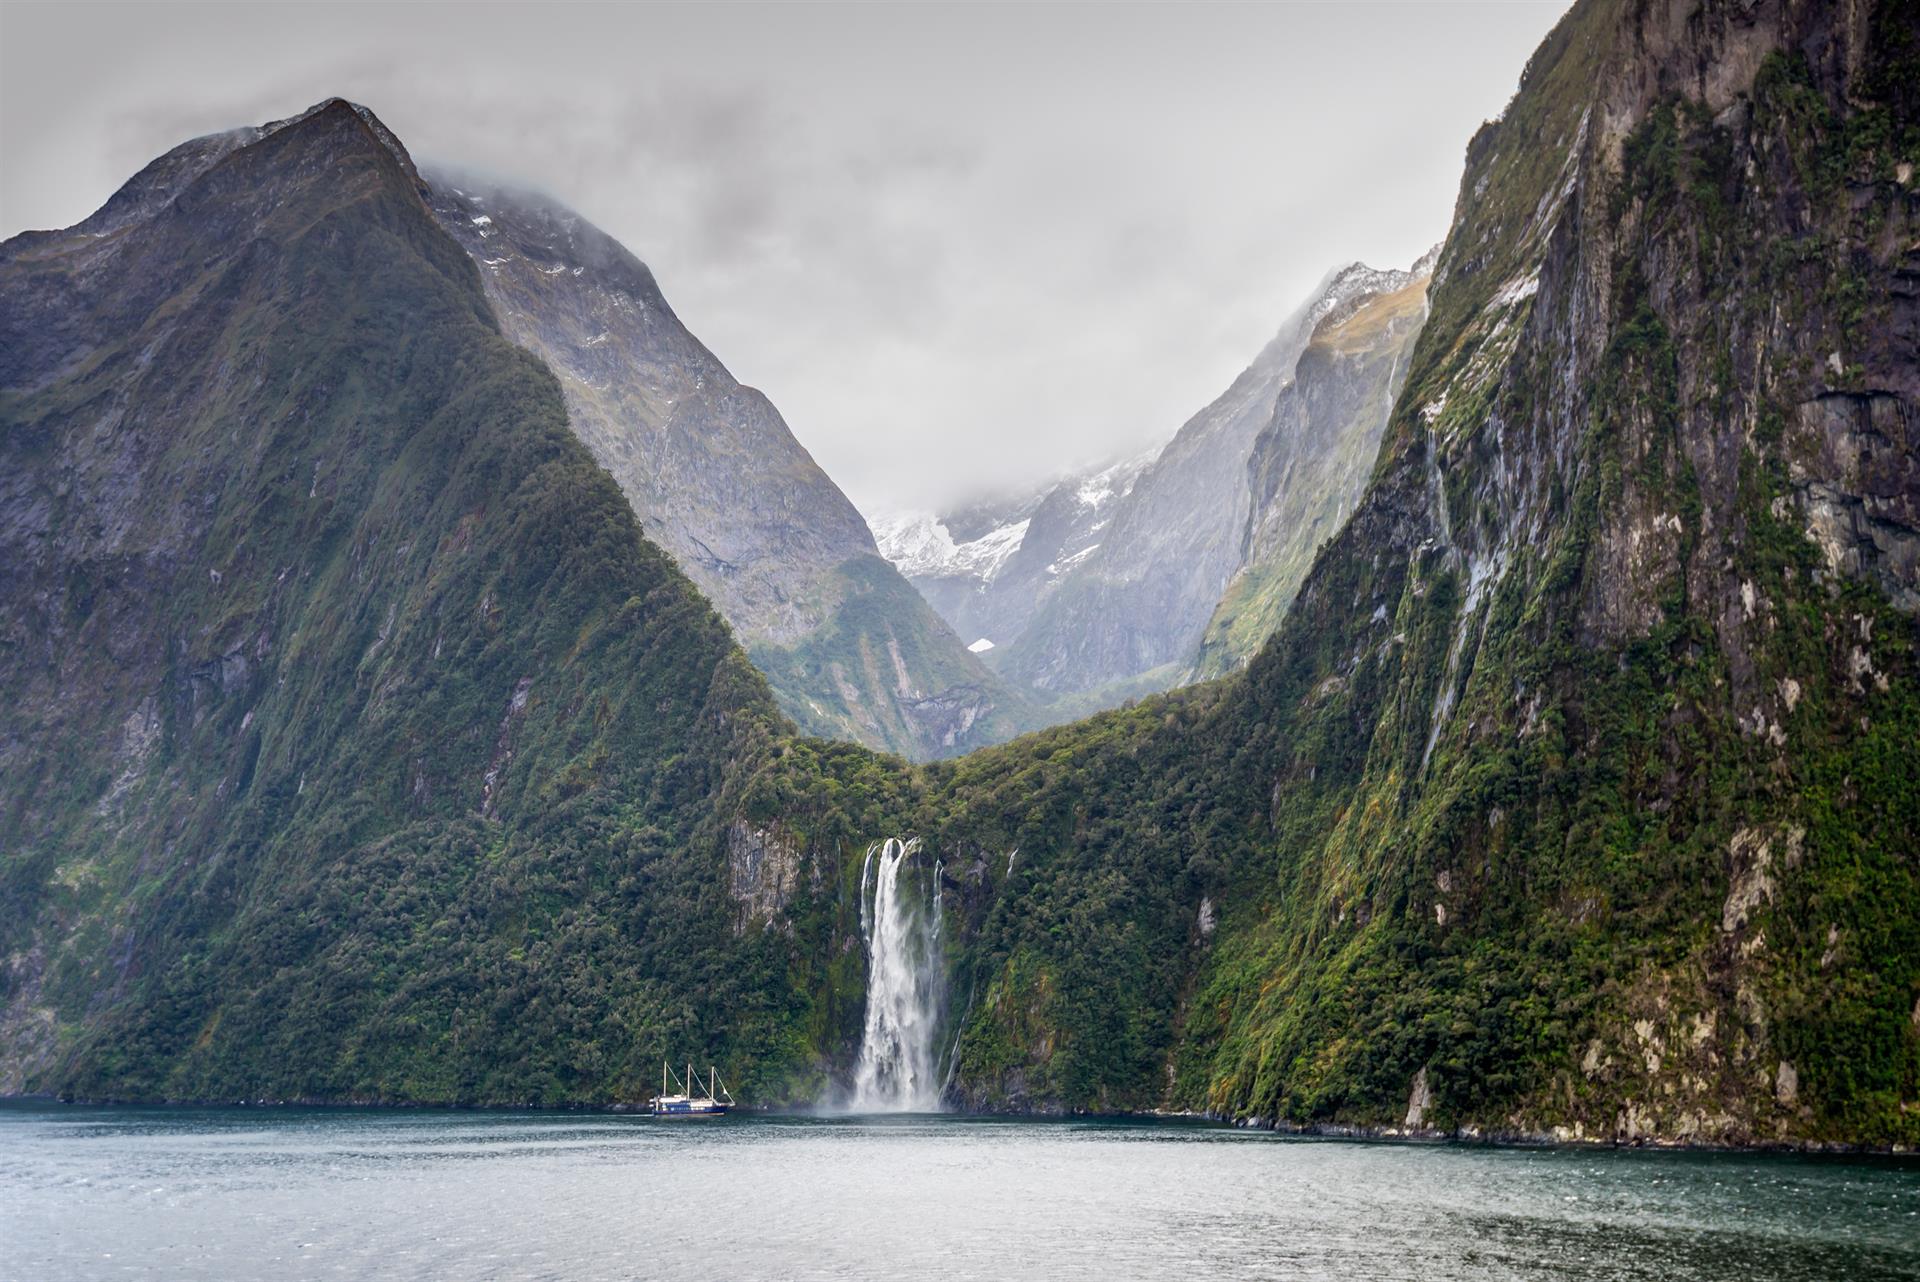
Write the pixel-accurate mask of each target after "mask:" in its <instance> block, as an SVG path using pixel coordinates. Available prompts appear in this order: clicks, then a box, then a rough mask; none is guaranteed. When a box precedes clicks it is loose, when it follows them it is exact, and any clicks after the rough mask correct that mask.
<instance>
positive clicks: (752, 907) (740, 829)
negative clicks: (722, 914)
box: [727, 819, 801, 935]
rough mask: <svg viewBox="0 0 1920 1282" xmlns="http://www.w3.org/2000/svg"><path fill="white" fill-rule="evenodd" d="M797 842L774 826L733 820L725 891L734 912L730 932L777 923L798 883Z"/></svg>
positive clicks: (729, 834)
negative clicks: (735, 908) (731, 897)
mask: <svg viewBox="0 0 1920 1282" xmlns="http://www.w3.org/2000/svg"><path fill="white" fill-rule="evenodd" d="M800 862H801V855H800V843H799V842H798V841H797V840H796V839H795V838H794V836H793V835H792V834H791V833H789V832H787V831H785V830H784V829H783V828H781V827H779V826H778V825H771V826H766V827H760V826H756V825H754V824H750V823H748V822H747V821H746V820H744V819H736V820H735V821H734V822H733V824H732V825H731V826H730V827H729V828H728V829H727V891H728V893H729V894H731V895H732V896H733V900H734V903H735V905H736V906H737V909H738V911H737V913H736V915H735V917H734V923H733V933H734V934H736V935H744V934H745V933H746V932H747V930H748V928H749V927H751V926H760V927H763V928H764V927H767V926H771V925H773V924H774V922H775V921H777V920H779V918H780V915H781V913H783V912H784V911H785V910H786V907H787V903H788V901H789V900H791V899H792V898H793V893H794V891H795V890H796V889H798V887H799V884H800Z"/></svg>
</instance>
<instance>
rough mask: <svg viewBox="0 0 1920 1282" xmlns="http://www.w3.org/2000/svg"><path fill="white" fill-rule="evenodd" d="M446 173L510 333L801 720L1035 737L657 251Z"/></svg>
mask: <svg viewBox="0 0 1920 1282" xmlns="http://www.w3.org/2000/svg"><path fill="white" fill-rule="evenodd" d="M427 181H428V183H429V185H430V186H429V190H430V199H431V201H432V205H433V210H434V214H435V216H436V217H437V218H438V219H439V221H440V225H441V226H442V227H443V228H444V229H445V230H446V231H447V233H448V234H449V235H451V236H452V237H453V239H454V240H456V241H458V242H459V243H460V244H461V245H462V246H463V247H464V248H465V249H466V251H467V252H468V254H469V255H471V256H472V258H473V261H474V262H475V264H476V265H477V266H478V267H479V268H480V278H481V281H482V283H483V285H484V287H485V289H486V293H487V298H488V300H489V302H490V303H491V304H492V307H493V311H494V314H495V316H496V317H497V318H498V319H499V321H500V325H501V328H502V330H503V331H504V332H505V333H506V335H507V336H508V337H509V338H511V339H512V340H513V341H514V342H516V343H519V344H520V345H521V346H523V347H525V348H526V349H527V350H529V351H531V352H533V353H534V354H535V355H537V356H539V357H540V358H541V359H542V360H543V361H544V362H545V363H546V365H547V367H548V368H549V369H550V370H552V371H553V373H554V375H555V376H556V377H557V378H559V380H560V386H561V390H562V392H563V393H564V395H565V397H566V401H567V416H568V421H569V423H570V424H571V425H572V427H573V430H574V431H575V433H576V434H578V435H579V437H580V439H581V440H582V441H583V442H585V444H586V445H587V447H588V448H589V449H590V450H592V451H593V456H594V458H596V459H597V460H599V462H600V464H601V466H602V467H605V468H606V469H607V470H608V471H609V472H611V473H612V474H613V477H614V479H615V480H616V481H618V482H619V483H620V488H621V490H622V491H623V492H624V493H625V494H626V496H627V498H628V501H629V502H631V503H632V504H633V508H634V511H636V512H637V513H639V515H640V519H641V523H642V524H643V526H644V527H645V528H646V530H647V532H648V535H649V537H650V538H651V539H653V540H654V541H655V542H657V543H658V544H660V546H662V547H664V548H666V549H667V551H669V552H670V553H672V554H673V557H674V559H675V560H676V561H677V562H678V563H679V565H680V567H681V569H682V570H684V571H685V572H686V573H687V575H688V577H690V578H691V579H692V580H693V581H694V582H695V583H696V584H697V585H698V586H699V588H700V590H701V591H702V592H703V593H704V594H705V595H706V596H707V598H708V600H710V601H712V602H713V603H714V605H715V607H716V608H718V609H719V611H720V613H721V614H722V615H723V616H724V617H725V618H726V619H727V621H728V622H729V623H730V624H732V625H733V629H734V632H735V635H737V636H738V637H739V638H740V640H741V642H742V644H744V645H745V646H746V647H747V648H748V650H749V652H750V653H751V654H752V655H753V657H754V660H755V662H757V663H758V664H759V665H760V667H761V668H762V670H763V671H765V672H766V673H767V674H768V676H769V678H770V679H771V681H772V683H773V689H774V693H775V694H776V695H777V696H778V697H779V699H780V703H781V706H782V707H783V708H784V709H785V710H786V712H787V713H788V715H789V716H791V717H793V718H794V719H795V720H796V721H798V722H799V723H800V724H801V725H803V726H806V727H807V728H808V729H810V730H812V731H814V732H816V733H820V734H828V735H835V736H838V737H842V738H849V739H854V740H856V741H858V742H861V743H865V744H868V745H869V746H872V747H876V748H881V749H885V750H888V751H894V752H900V753H903V754H905V755H907V756H911V757H926V756H936V755H944V754H947V753H951V752H954V751H957V750H960V749H963V748H965V747H967V746H970V745H973V744H977V743H982V742H995V741H998V740H1002V739H1006V738H1009V737H1011V735H1012V734H1014V733H1015V732H1016V731H1017V729H1018V728H1019V725H1020V721H1019V718H1020V717H1021V716H1022V715H1023V713H1022V710H1021V701H1020V699H1019V698H1018V696H1016V695H1014V694H1012V693H1011V692H1010V691H1008V690H1007V689H1006V688H1005V687H1004V686H1003V685H1002V684H1001V683H1000V682H999V681H998V679H997V678H995V677H994V676H993V675H992V674H991V673H990V672H988V671H987V670H986V669H985V668H984V667H982V666H981V664H980V663H979V662H978V661H977V660H976V659H974V657H973V656H972V655H970V654H969V653H968V652H967V651H966V649H965V647H964V645H963V644H962V643H961V641H960V639H959V638H957V637H956V636H954V635H953V634H952V633H951V632H950V630H949V629H948V628H947V627H945V626H944V625H942V623H941V622H940V620H939V619H938V617H936V616H935V615H934V614H933V613H932V611H930V610H929V609H928V608H927V606H926V605H925V603H924V602H923V601H921V599H920V598H919V597H918V596H917V595H916V594H915V593H914V592H912V591H911V590H910V589H909V588H908V587H907V585H906V584H905V583H904V582H903V581H901V579H900V578H899V576H898V575H897V574H895V573H894V572H893V571H892V570H891V569H890V568H889V567H888V565H887V563H886V562H885V561H883V560H882V559H881V558H880V557H879V555H878V553H877V551H876V549H875V546H874V541H873V536H872V534H871V533H869V532H868V529H867V525H866V522H865V521H864V520H862V519H861V516H860V514H859V512H857V511H856V510H855V509H854V507H853V504H851V503H850V502H848V501H847V498H846V496H845V495H844V494H842V493H841V492H840V490H839V488H838V487H837V486H835V485H834V483H833V482H832V480H830V479H829V478H828V477H827V474H826V473H825V472H823V471H821V470H820V468H819V466H818V465H817V464H815V463H814V461H813V459H812V457H811V456H809V455H808V453H807V452H806V450H805V449H804V448H802V447H801V445H800V443H799V442H798V441H797V440H795V439H794V437H793V434H792V432H790V431H789V430H788V429H787V425H786V423H785V422H784V421H783V420H782V419H781V417H780V414H779V412H778V411H777V410H776V409H775V408H774V407H773V405H772V403H771V402H769V401H768V400H767V398H766V397H765V396H763V395H762V394H761V393H759V392H758V391H755V390H754V389H753V388H750V387H745V386H743V385H741V384H740V383H739V382H738V381H737V380H736V379H735V378H734V377H733V376H732V375H731V374H729V373H728V372H727V369H726V367H725V366H724V365H722V364H721V363H720V362H719V360H717V359H716V358H715V357H714V355H713V354H712V353H711V352H709V351H708V350H707V349H706V348H705V347H704V346H702V345H701V343H700V342H699V340H697V339H696V338H694V336H693V335H692V334H690V333H689V332H688V331H687V329H686V327H685V326H684V325H682V324H681V323H680V320H679V318H678V317H676V316H675V315H674V313H673V309H672V308H671V307H670V306H669V305H668V304H667V301H666V299H665V298H664V297H663V296H662V295H661V293H660V289H659V286H658V285H657V284H656V283H655V281H654V278H653V274H652V273H651V272H649V271H648V270H647V268H646V266H645V265H644V264H643V263H641V262H640V261H639V260H638V259H636V258H635V257H634V256H633V255H632V254H630V253H629V252H627V250H626V249H625V248H624V247H623V246H621V245H620V244H619V243H618V242H617V241H615V240H614V239H613V238H611V237H610V236H608V235H607V234H606V233H604V232H602V231H600V230H599V229H598V228H596V227H594V226H593V225H592V224H591V223H589V222H587V221H586V220H585V219H583V218H582V217H580V215H579V214H577V213H574V212H573V211H572V210H569V209H567V208H565V207H564V206H562V205H559V204H557V203H555V202H554V201H551V200H549V199H546V198H544V197H541V196H538V195H535V194H532V193H529V192H525V191H518V190H515V189H512V188H508V187H503V186H501V185H500V184H497V183H490V182H486V181H484V180H480V179H476V178H473V177H469V176H465V175H461V174H459V173H448V174H444V175H442V174H437V173H430V174H429V175H428V176H427Z"/></svg>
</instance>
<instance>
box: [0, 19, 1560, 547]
mask: <svg viewBox="0 0 1920 1282" xmlns="http://www.w3.org/2000/svg"><path fill="white" fill-rule="evenodd" d="M1564 8H1565V5H1564V4H1563V3H1561V0H1546V2H1545V3H1506V4H1477V5H1454V4H1440V3H1427V4H1413V5H1404V6H1402V5H1386V4H1354V3H1347V4H1326V5H1306V4H1300V5H1290V4H1272V5H1254V4H1239V5H1222V6H1218V7H1213V6H1202V5H1198V4H1181V5H1177V6H1170V7H1165V8H1160V7H1149V6H1126V7H1104V6H1100V7H1096V6H1092V5H1072V6H1059V7H1022V6H1014V5H986V4H964V5H957V6H953V7H946V6H938V5H921V4H900V5H891V6H882V5H855V6H847V7H824V6H822V7H813V6H800V5H774V6H764V7H763V6H754V5H727V6H723V5H706V6H700V7H678V6H666V5H662V6H618V7H616V6H612V5H590V6H583V7H579V8H567V7H561V6H557V5H545V4H525V5H519V4H499V5H472V6H456V5H418V6H412V5H391V4H390V5H385V6H380V7H374V8H360V7H357V6H349V5H342V4H299V5H284V6H283V5H249V6H240V5H232V6H224V5H222V6H208V7H180V6H172V5H165V4H144V5H136V6H131V7H127V8H119V7H108V6H95V5H83V4H66V5H61V6H47V7H39V6H25V5H19V4H7V5H5V6H4V7H0V236H10V235H12V234H13V233H15V232H17V231H21V230H23V229H26V228H30V227H51V226H66V225H68V224H71V223H74V222H77V221H79V220H80V219H81V218H84V217H85V216H86V215H87V214H89V213H91V212H92V211H93V209H95V208H96V207H97V206H98V205H100V203H101V202H102V201H104V200H105V199H106V198H107V196H108V195H110V194H111V193H112V191H113V189H114V188H115V187H116V186H118V185H119V184H120V183H121V182H122V181H124V180H125V179H126V178H127V177H128V176H130V175H131V174H132V173H134V171H136V170H137V169H139V168H140V166H141V165H143V164H144V163H145V162H146V161H147V160H149V159H151V158H152V157H153V156H155V155H157V154H159V153H160V152H162V151H165V150H166V149H167V148H169V147H171V146H172V145H174V144H175V143H177V142H180V141H182V140H184V139H186V138H189V137H193V136H195V135H197V134H202V133H208V132H211V131H213V130H216V129H223V128H229V127H232V126H234V125H239V124H247V123H258V122H260V121H265V120H270V119H275V118H279V117H283V116H287V115H291V114H293V113H295V112H297V111H299V110H301V109H303V108H305V107H307V106H309V105H311V104H312V103H314V102H316V101H318V100H320V99H322V98H325V97H327V96H329V95H332V94H340V95H344V96H346V97H348V98H352V99H353V100H355V101H357V102H361V103H365V104H366V105H368V106H370V107H372V108H373V110H374V111H375V112H376V113H377V114H379V116H380V117H381V118H382V119H383V120H385V121H386V123H387V124H388V125H389V126H390V127H391V128H392V129H393V130H394V132H396V133H397V134H399V136H400V137H401V139H402V140H403V141H404V142H405V143H406V144H407V145H408V147H409V148H410V149H411V150H412V152H413V153H414V155H415V157H416V158H417V159H420V160H421V161H423V162H424V163H427V164H428V165H431V164H432V162H434V161H442V162H448V163H452V164H457V165H460V166H464V167H471V168H479V169H483V170H486V171H491V172H494V173H497V174H499V175H501V176H504V177H510V178H514V179H518V180H521V181H523V182H525V183H527V184H529V185H532V186H535V187H538V188H540V189H542V190H545V191H546V192H548V193H550V194H552V195H554V196H556V197H558V198H559V199H560V200H562V201H564V202H565V203H567V204H569V205H572V206H573V207H574V208H576V209H578V210H579V211H580V212H581V213H583V214H585V215H586V216H587V217H588V218H589V219H591V220H592V221H593V222H596V223H598V224H599V225H600V226H601V227H603V228H605V229H606V230H607V231H609V232H611V233H612V234H613V235H615V236H616V237H618V238H619V239H620V240H621V241H623V242H625V244H626V245H627V246H628V248H630V249H632V250H633V251H634V252H635V253H636V254H638V255H639V256H640V257H641V258H642V259H644V260H646V261H647V263H648V264H649V265H651V266H652V268H653V269H654V272H655V274H656V276H657V277H658V278H659V281H660V285H661V288H662V289H663V290H664V291H665V293H666V295H667V298H668V301H669V302H671V303H672V304H673V306H674V307H675V309H676V310H677V311H678V312H679V313H680V316H681V318H682V319H683V320H684V321H685V322H686V323H687V325H688V327H689V328H691V329H692V330H693V331H694V333H695V334H697V335H698V336H699V337H700V338H701V339H702V340H704V341H705V342H706V344H707V345H708V346H709V347H711V348H712V349H713V350H714V352H715V353H716V354H717V355H718V356H719V357H720V359H721V360H723V361H724V362H726V364H727V365H728V367H729V368H731V369H732V370H733V372H734V373H735V374H736V375H737V376H738V377H739V378H741V379H742V380H743V381H745V382H748V383H751V384H753V385H755V386H757V387H759V388H761V389H763V390H764V391H765V392H766V393H767V394H768V395H769V396H771V397H772V399H773V401H774V403H775V404H776V405H778V406H779V407H780V409H781V412H782V413H783V414H784V415H785V417H786V419H787V422H788V424H789V425H790V426H791V427H792V428H793V431H794V433H795V435H797V436H798V437H799V438H800V440H801V442H802V443H803V444H805V445H806V446H807V447H808V449H810V450H811V451H812V452H813V455H814V457H815V458H816V459H817V460H819V462H820V463H821V464H822V465H823V466H824V467H825V468H826V469H827V471H828V472H829V473H830V474H831V475H832V476H833V477H834V479H835V480H837V481H838V482H839V483H840V485H841V487H842V488H843V489H845V490H846V491H847V493H848V494H849V495H850V496H851V497H852V498H853V500H854V502H855V503H857V504H858V505H859V506H860V507H861V509H862V510H863V511H865V512H866V513H868V515H869V516H872V515H877V514H879V513H883V512H887V511H892V510H896V509H901V508H910V507H923V506H937V505H939V504H941V503H943V502H947V501H950V500H952V499H955V498H957V497H960V496H962V495H966V494H968V493H971V492H977V491H981V490H984V489H991V488H1004V487H1014V486H1020V485H1024V484H1027V483H1030V482H1033V481H1035V480H1038V479H1039V478H1042V477H1045V476H1047V475H1050V474H1053V473H1056V472H1059V471H1061V470H1064V469H1066V468H1069V467H1072V466H1076V465H1082V464H1086V463H1091V462H1095V461H1099V460H1104V459H1108V458H1112V457H1117V456H1119V455H1122V454H1126V453H1132V452H1135V451H1137V450H1139V449H1141V448H1144V447H1146V446H1149V445H1152V444H1154V443H1156V442H1158V441H1160V440H1163V439H1165V438H1166V437H1168V436H1170V435H1172V433H1173V432H1174V431H1175V430H1176V429H1177V428H1178V427H1179V425H1180V424H1181V422H1183V421H1184V420H1185V419H1186V418H1187V417H1188V416H1189V415H1190V414H1192V413H1193V412H1194V411H1195V410H1197V409H1199V408H1200V407H1201V406H1202V405H1204V404H1205V403H1206V402H1207V401H1209V400H1211V399H1212V398H1213V397H1214V396H1216V395H1217V394H1218V393H1219V392H1220V391H1221V390H1223V389H1224V388H1225V386H1226V385H1227V384H1228V383H1229V382H1230V381H1232V379H1233V377H1234V375H1235V374H1237V373H1238V372H1239V371H1240V370H1241V369H1242V368H1243V367H1244V366H1245V365H1246V364H1247V362H1248V361H1249V360H1250V359H1251V358H1252V356H1253V355H1254V353H1255V352H1257V351H1258V350H1259V348H1260V346H1261V345H1262V344H1263V343H1264V342H1265V341H1266V339H1267V338H1268V337H1269V335H1270V334H1271V332H1272V331H1273V330H1274V329H1275V328H1276V327H1277V325H1278V324H1279V322H1280V320H1281V319H1282V318H1283V317H1284V316H1285V314H1286V313H1287V312H1288V311H1289V310H1291V309H1292V308H1293V307H1294V306H1295V305H1296V304H1297V303H1298V302H1299V301H1300V300H1301V299H1302V297H1303V296H1304V295H1305V293H1306V291H1307V290H1308V289H1309V288H1311V286H1312V285H1313V284H1314V282H1315V281H1316V280H1318V279H1319V278H1320V277H1321V276H1322V275H1324V274H1325V272H1326V271H1327V270H1328V268H1330V267H1332V266H1334V265H1336V264H1338V263H1343V262H1347V261H1350V260H1353V259H1356V258H1357V259H1362V260H1364V261H1366V262H1368V263H1371V264H1373V265H1375V266H1392V265H1402V266H1404V265H1405V264H1407V263H1409V262H1411V261H1412V260H1413V259H1414V258H1415V257H1417V256H1418V255H1419V254H1420V253H1421V252H1422V251H1423V250H1425V249H1426V248H1427V247H1428V246H1429V245H1430V244H1432V243H1433V242H1434V241H1436V240H1439V239H1440V238H1441V237H1442V236H1444V234H1445V232H1446V228H1447V221H1448V218H1449V216H1450V214H1451V212H1452V208H1453V199H1454V194H1455V190H1456V187H1457V185H1458V182H1459V177H1460V168H1461V162H1462V158H1463V155H1464V149H1465V146H1466V143H1467V139H1468V138H1469V137H1471V135H1472V133H1473V131H1474V129H1475V128H1477V127H1478V126H1479V124H1480V122H1481V121H1482V120H1485V119H1487V118H1489V117H1492V116H1494V115H1496V114H1498V112H1499V111H1500V110H1501V108H1502V107H1503V106H1504V105H1505V103H1506V101H1507V99H1508V98H1509V97H1511V96H1512V93H1513V90H1514V88H1515V85H1516V84H1517V82H1518V79H1519V75H1520V71H1521V68H1522V67H1523V66H1524V65H1525V63H1526V59H1527V56H1528V55H1529V54H1530V53H1531V52H1532V51H1533V48H1534V47H1535V45H1537V44H1538V43H1539V41H1540V39H1541V38H1542V37H1543V36H1544V35H1545V34H1546V32H1547V30H1548V29H1549V28H1550V27H1551V26H1552V25H1553V23H1554V21H1555V20H1556V19H1557V17H1558V16H1559V14H1560V13H1561V11H1562V10H1563V9H1564Z"/></svg>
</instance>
